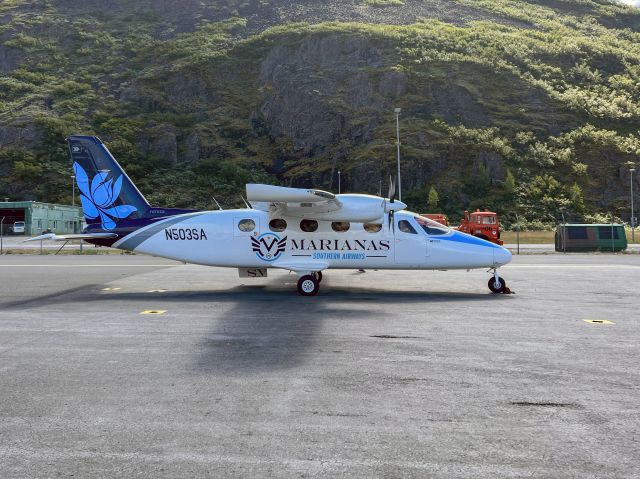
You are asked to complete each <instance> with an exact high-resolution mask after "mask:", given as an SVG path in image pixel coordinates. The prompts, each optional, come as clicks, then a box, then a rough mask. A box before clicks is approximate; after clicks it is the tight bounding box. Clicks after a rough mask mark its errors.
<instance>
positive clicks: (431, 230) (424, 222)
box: [415, 216, 451, 236]
mask: <svg viewBox="0 0 640 479" xmlns="http://www.w3.org/2000/svg"><path fill="white" fill-rule="evenodd" d="M415 218H416V222H417V223H418V224H419V225H420V227H421V228H422V229H423V230H424V232H425V233H427V234H428V235H429V236H438V235H446V234H448V233H449V232H450V231H451V229H450V228H447V227H446V226H444V225H442V224H440V223H438V222H436V221H433V220H430V219H429V218H425V217H424V216H416V217H415Z"/></svg>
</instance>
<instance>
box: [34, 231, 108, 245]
mask: <svg viewBox="0 0 640 479" xmlns="http://www.w3.org/2000/svg"><path fill="white" fill-rule="evenodd" d="M117 237H118V235H117V234H115V233H79V234H72V235H57V234H55V233H46V234H43V235H40V236H35V237H33V238H29V239H26V240H24V241H23V243H27V242H29V241H43V240H49V241H72V240H84V239H106V238H117Z"/></svg>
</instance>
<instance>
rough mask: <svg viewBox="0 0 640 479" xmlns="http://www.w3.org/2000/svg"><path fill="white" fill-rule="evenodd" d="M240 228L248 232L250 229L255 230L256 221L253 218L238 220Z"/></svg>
mask: <svg viewBox="0 0 640 479" xmlns="http://www.w3.org/2000/svg"><path fill="white" fill-rule="evenodd" d="M238 229H239V230H240V231H243V232H245V233H248V232H249V231H253V230H254V229H256V223H255V221H253V220H249V219H246V220H240V221H239V222H238Z"/></svg>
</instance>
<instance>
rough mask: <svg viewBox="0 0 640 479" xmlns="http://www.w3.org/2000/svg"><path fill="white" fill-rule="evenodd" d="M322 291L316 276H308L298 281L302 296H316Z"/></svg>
mask: <svg viewBox="0 0 640 479" xmlns="http://www.w3.org/2000/svg"><path fill="white" fill-rule="evenodd" d="M318 291H320V281H318V280H317V279H316V277H315V276H314V275H311V274H307V275H305V276H302V277H301V278H300V279H299V280H298V293H300V294H301V295H302V296H315V295H316V294H318Z"/></svg>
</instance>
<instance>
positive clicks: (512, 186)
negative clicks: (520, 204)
mask: <svg viewBox="0 0 640 479" xmlns="http://www.w3.org/2000/svg"><path fill="white" fill-rule="evenodd" d="M504 190H505V191H506V192H507V193H509V194H511V193H513V192H514V191H516V179H515V178H514V176H513V173H511V170H507V176H506V178H505V179H504Z"/></svg>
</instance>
